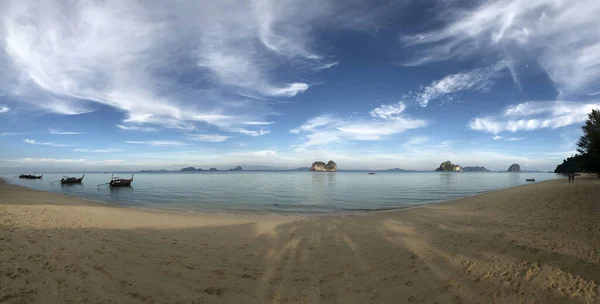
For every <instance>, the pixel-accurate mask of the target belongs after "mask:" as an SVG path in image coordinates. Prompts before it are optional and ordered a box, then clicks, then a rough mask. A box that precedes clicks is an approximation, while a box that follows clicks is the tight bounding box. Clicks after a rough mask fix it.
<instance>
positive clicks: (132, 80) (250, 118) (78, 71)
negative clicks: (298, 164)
mask: <svg viewBox="0 0 600 304" xmlns="http://www.w3.org/2000/svg"><path fill="white" fill-rule="evenodd" d="M341 8H343V6H339V5H337V4H334V3H332V2H331V3H330V2H328V1H299V0H285V1H263V0H261V1H193V2H180V3H178V5H170V4H167V3H160V2H157V3H150V2H144V1H133V2H122V1H106V2H100V3H91V2H83V3H78V5H76V6H73V5H71V3H70V2H68V1H45V2H43V3H39V2H37V1H27V0H25V1H16V0H15V1H7V2H6V3H4V4H3V9H2V12H0V21H1V22H0V38H2V40H3V44H2V48H1V49H0V52H1V53H2V59H3V60H0V68H2V70H3V73H2V75H1V76H0V93H1V94H3V95H6V96H9V97H10V99H11V100H12V101H18V102H21V103H27V104H28V106H33V107H31V108H36V109H42V110H45V111H48V112H52V113H58V114H62V115H79V114H84V113H89V112H91V111H94V110H97V109H99V108H101V107H112V108H114V109H117V110H119V111H120V112H121V113H123V117H122V121H123V123H122V124H120V125H121V126H125V127H126V128H122V129H126V130H132V131H147V130H148V129H142V128H155V127H156V126H160V127H161V128H175V129H182V130H184V131H185V130H192V129H194V128H195V126H196V125H197V124H209V125H212V126H216V127H219V128H220V129H222V130H224V131H225V132H237V131H241V132H240V133H242V134H246V135H250V136H255V134H265V133H266V131H265V130H263V129H264V128H265V127H264V126H267V124H246V123H245V122H263V121H265V118H266V116H268V115H269V113H272V111H271V110H270V105H269V103H268V102H265V100H267V101H268V100H270V99H272V98H278V99H281V98H290V97H294V96H296V95H298V94H301V93H303V92H305V91H306V90H308V89H309V88H310V83H309V81H306V80H303V79H307V77H308V76H310V75H312V74H314V73H316V72H318V71H320V70H322V69H325V68H332V67H333V66H335V62H334V61H332V60H329V59H327V57H328V56H327V55H323V54H319V52H318V51H317V49H318V48H317V47H316V46H315V43H314V37H313V35H314V30H313V29H314V28H316V27H319V26H324V25H325V24H331V25H333V26H343V27H348V28H350V27H358V26H357V25H358V24H359V23H363V22H364V23H365V24H367V23H370V22H371V21H372V20H375V19H374V18H373V19H370V18H367V17H364V18H361V19H360V20H358V19H355V18H352V16H354V15H357V14H359V13H360V12H359V11H358V10H357V11H356V12H350V11H348V10H346V11H345V12H342V11H341V10H340V9H341ZM363 15H364V16H366V14H363ZM331 16H336V19H335V20H333V19H332V18H329V17H331ZM337 20H353V22H354V23H353V24H352V26H350V23H349V22H348V23H346V22H339V23H337ZM131 41H136V43H131ZM283 69H285V70H286V71H287V72H286V75H287V76H286V77H280V76H278V75H277V74H276V71H280V70H283ZM183 74H185V77H184V78H186V79H189V80H190V81H186V82H182V81H180V80H181V78H182V77H183V76H182V75H183ZM276 75H277V76H276ZM123 84H126V85H123ZM134 126H137V128H136V127H134ZM243 126H247V127H249V128H250V130H248V129H247V128H244V127H243ZM253 126H263V129H252V127H253Z"/></svg>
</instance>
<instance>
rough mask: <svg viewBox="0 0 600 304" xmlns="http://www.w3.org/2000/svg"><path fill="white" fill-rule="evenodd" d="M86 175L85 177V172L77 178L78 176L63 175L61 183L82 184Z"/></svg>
mask: <svg viewBox="0 0 600 304" xmlns="http://www.w3.org/2000/svg"><path fill="white" fill-rule="evenodd" d="M84 177H85V174H84V175H82V176H81V177H80V178H77V177H63V178H62V179H61V180H60V184H61V185H65V184H81V181H82V180H83V178H84Z"/></svg>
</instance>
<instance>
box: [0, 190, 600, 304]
mask: <svg viewBox="0 0 600 304" xmlns="http://www.w3.org/2000/svg"><path fill="white" fill-rule="evenodd" d="M565 181H566V180H565V179H558V180H552V181H546V182H539V183H534V184H527V185H523V187H512V188H506V189H502V190H494V191H490V192H487V193H483V194H478V195H475V196H470V197H466V198H462V199H458V200H452V201H444V202H441V203H436V204H429V205H425V206H419V207H414V208H409V209H402V210H396V211H381V212H369V213H360V214H346V215H329V216H317V217H313V216H308V217H306V216H293V217H290V216H285V215H275V216H258V217H257V216H240V215H236V214H213V213H204V214H195V213H188V212H180V211H175V212H173V211H163V210H159V211H157V210H142V209H135V208H129V207H124V208H121V207H118V206H110V205H105V204H102V203H93V202H90V201H86V200H82V199H79V198H74V197H69V196H65V195H61V194H58V193H52V192H42V191H37V190H33V189H29V188H19V187H18V186H15V185H7V184H2V185H0V225H1V227H0V240H1V241H0V242H1V243H0V244H1V246H0V250H1V252H2V254H0V284H2V289H1V290H0V299H2V300H4V301H8V302H16V303H21V302H34V303H63V302H69V301H71V302H76V303H77V302H115V303H124V302H125V303H283V302H287V303H390V302H393V303H434V302H437V303H477V302H479V303H521V302H523V303H535V302H536V301H537V303H598V302H599V301H600V217H598V214H600V204H598V202H599V201H600V192H599V191H597V190H598V189H600V180H598V179H596V178H580V179H578V180H577V181H576V183H575V184H568V183H565ZM7 189H11V190H10V191H6V190H7ZM115 207H117V208H115ZM399 211H400V212H399Z"/></svg>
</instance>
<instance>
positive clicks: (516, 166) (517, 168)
mask: <svg viewBox="0 0 600 304" xmlns="http://www.w3.org/2000/svg"><path fill="white" fill-rule="evenodd" d="M507 171H508V172H521V166H519V164H512V165H510V167H508V170H507Z"/></svg>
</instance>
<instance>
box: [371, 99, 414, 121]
mask: <svg viewBox="0 0 600 304" xmlns="http://www.w3.org/2000/svg"><path fill="white" fill-rule="evenodd" d="M405 109H406V105H404V103H402V102H398V103H397V104H390V105H381V106H380V107H378V108H375V109H373V110H371V112H369V114H371V116H373V117H377V118H381V119H387V118H390V117H392V116H398V115H400V114H401V113H402V112H404V110H405Z"/></svg>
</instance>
